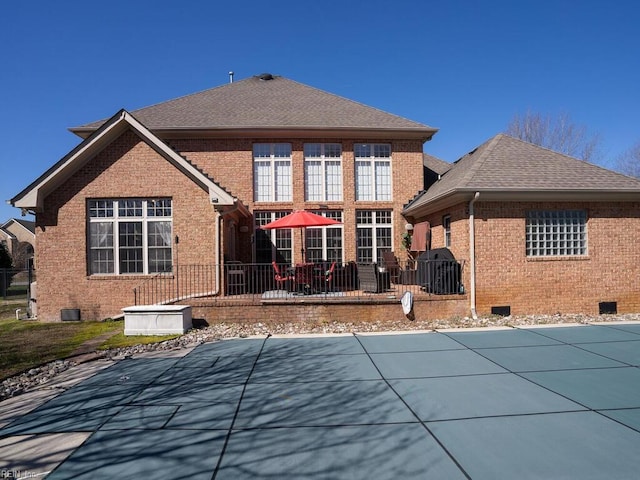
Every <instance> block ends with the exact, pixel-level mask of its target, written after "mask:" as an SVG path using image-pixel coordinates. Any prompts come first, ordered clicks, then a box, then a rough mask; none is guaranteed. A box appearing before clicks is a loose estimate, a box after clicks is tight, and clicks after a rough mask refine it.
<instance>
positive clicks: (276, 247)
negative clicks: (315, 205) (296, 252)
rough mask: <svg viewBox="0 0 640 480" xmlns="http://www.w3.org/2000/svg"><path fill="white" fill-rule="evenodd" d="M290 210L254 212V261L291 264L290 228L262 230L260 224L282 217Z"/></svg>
mask: <svg viewBox="0 0 640 480" xmlns="http://www.w3.org/2000/svg"><path fill="white" fill-rule="evenodd" d="M289 213H291V212H288V211H278V212H267V211H264V212H254V215H253V218H254V220H255V229H254V239H255V241H254V248H255V261H256V263H271V262H277V263H283V264H284V263H286V264H291V261H292V259H293V248H292V241H291V229H290V228H276V229H273V230H263V229H262V228H260V227H262V226H264V225H266V224H267V223H271V222H273V221H274V220H277V219H279V218H282V217H284V216H285V215H287V214H289Z"/></svg>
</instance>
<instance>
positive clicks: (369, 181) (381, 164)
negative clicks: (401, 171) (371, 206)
mask: <svg viewBox="0 0 640 480" xmlns="http://www.w3.org/2000/svg"><path fill="white" fill-rule="evenodd" d="M353 150H354V155H355V162H356V163H355V165H356V175H355V176H356V200H369V201H372V200H375V201H389V200H391V145H390V144H387V143H357V144H355V145H354V147H353Z"/></svg>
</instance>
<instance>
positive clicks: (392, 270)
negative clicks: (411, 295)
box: [382, 250, 402, 283]
mask: <svg viewBox="0 0 640 480" xmlns="http://www.w3.org/2000/svg"><path fill="white" fill-rule="evenodd" d="M382 263H383V266H384V267H385V268H386V269H387V272H389V277H390V279H391V281H392V282H393V283H399V281H398V280H399V279H400V274H401V272H402V268H401V267H400V264H399V263H398V259H397V258H396V256H395V255H394V254H393V252H392V251H390V250H389V251H385V252H382Z"/></svg>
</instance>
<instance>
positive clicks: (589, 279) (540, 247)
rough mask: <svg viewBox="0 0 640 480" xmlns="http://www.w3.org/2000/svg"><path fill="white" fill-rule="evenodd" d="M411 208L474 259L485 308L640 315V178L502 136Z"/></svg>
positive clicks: (435, 236) (471, 279)
mask: <svg viewBox="0 0 640 480" xmlns="http://www.w3.org/2000/svg"><path fill="white" fill-rule="evenodd" d="M403 214H404V215H405V216H406V217H407V218H408V219H409V220H410V221H413V222H421V221H428V222H429V224H430V225H431V242H432V244H431V246H432V248H438V247H448V248H450V249H451V251H452V252H453V253H454V255H455V256H456V257H462V258H467V259H469V262H468V264H467V267H468V268H467V269H466V271H465V281H464V283H465V285H466V287H467V291H468V294H469V309H470V310H471V311H472V312H477V313H478V314H491V313H506V312H509V311H510V312H511V313H513V314H525V313H546V314H554V313H557V312H560V313H589V314H594V313H599V312H602V313H609V312H612V311H617V312H619V313H626V312H638V311H640V293H639V288H638V284H639V281H640V241H639V239H640V181H638V180H636V179H634V178H630V177H626V176H624V175H621V174H618V173H615V172H612V171H609V170H606V169H603V168H601V167H598V166H595V165H592V164H589V163H586V162H583V161H580V160H576V159H574V158H571V157H568V156H565V155H562V154H559V153H556V152H553V151H551V150H548V149H545V148H541V147H538V146H535V145H532V144H529V143H526V142H523V141H520V140H517V139H515V138H512V137H510V136H507V135H503V134H501V135H497V136H495V137H494V138H492V139H490V140H489V141H487V142H486V143H484V144H483V145H481V146H479V147H478V148H476V149H475V150H473V151H471V152H470V153H468V154H467V155H465V156H463V157H462V158H460V159H459V160H458V161H457V162H455V163H454V164H453V165H452V166H451V168H450V169H449V170H448V171H447V172H446V173H444V174H443V175H441V176H440V179H439V180H437V181H436V182H435V183H433V184H432V185H431V186H430V187H429V188H428V189H427V190H426V191H425V192H423V193H422V194H421V195H420V196H418V197H417V198H416V199H414V200H412V201H411V202H410V203H409V204H408V205H407V206H406V208H405V209H404V211H403Z"/></svg>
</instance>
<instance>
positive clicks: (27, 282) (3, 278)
mask: <svg viewBox="0 0 640 480" xmlns="http://www.w3.org/2000/svg"><path fill="white" fill-rule="evenodd" d="M35 280H36V276H35V270H34V269H19V268H0V298H2V300H5V301H6V300H24V301H25V302H27V301H28V300H29V299H30V297H31V295H30V292H31V290H30V288H31V283H32V282H35Z"/></svg>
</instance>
